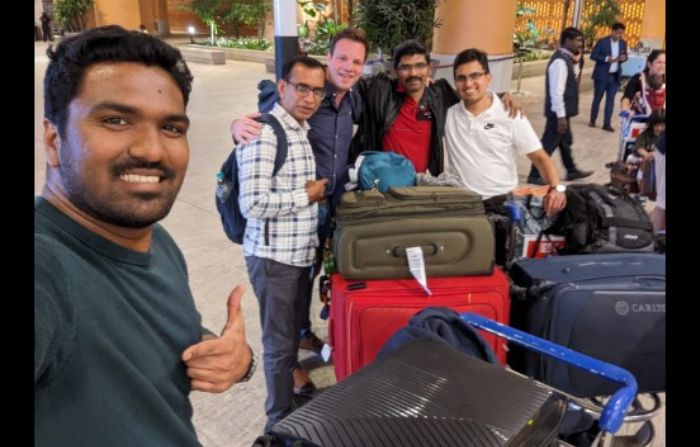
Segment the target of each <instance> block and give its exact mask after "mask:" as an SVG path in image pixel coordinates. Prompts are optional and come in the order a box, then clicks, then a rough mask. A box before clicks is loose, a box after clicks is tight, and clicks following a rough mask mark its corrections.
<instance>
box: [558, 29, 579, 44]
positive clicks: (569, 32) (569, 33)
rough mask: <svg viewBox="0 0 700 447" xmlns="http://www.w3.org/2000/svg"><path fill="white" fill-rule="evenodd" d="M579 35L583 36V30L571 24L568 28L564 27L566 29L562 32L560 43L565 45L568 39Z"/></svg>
mask: <svg viewBox="0 0 700 447" xmlns="http://www.w3.org/2000/svg"><path fill="white" fill-rule="evenodd" d="M579 37H583V33H582V32H581V30H579V29H578V28H574V27H573V26H570V27H568V28H564V31H562V32H561V37H560V39H559V43H560V44H561V45H562V46H564V44H565V43H566V41H567V40H576V39H577V38H579Z"/></svg>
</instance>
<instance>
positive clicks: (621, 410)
mask: <svg viewBox="0 0 700 447" xmlns="http://www.w3.org/2000/svg"><path fill="white" fill-rule="evenodd" d="M460 317H461V318H462V320H464V321H465V322H467V323H468V324H471V325H472V326H474V327H476V328H477V329H483V330H485V331H487V332H491V333H493V334H496V335H499V336H501V337H503V338H505V339H507V340H508V341H511V342H513V343H515V344H518V345H521V346H524V347H526V348H528V349H530V350H532V351H536V352H539V353H540V354H544V355H548V356H550V357H554V358H556V359H558V360H561V361H563V362H566V363H568V364H570V365H574V366H576V367H578V368H581V369H585V370H586V371H588V372H590V373H593V374H595V375H597V376H601V377H603V378H606V379H608V380H610V381H612V382H616V383H619V384H621V385H622V386H623V387H622V388H620V389H619V390H617V391H616V392H615V394H613V395H612V397H611V398H610V400H609V401H608V402H607V403H606V404H605V406H604V407H603V412H602V413H601V416H600V421H599V422H598V424H599V426H600V429H601V430H603V431H605V432H609V433H615V432H617V431H618V430H619V429H620V426H621V425H622V422H623V419H624V417H625V414H626V413H627V409H628V408H629V406H630V404H631V403H632V401H633V400H634V397H635V396H636V394H637V380H636V379H635V378H634V376H633V375H632V373H630V372H629V371H627V370H626V369H623V368H620V367H619V366H615V365H611V364H610V363H605V362H603V361H601V360H598V359H594V358H593V357H589V356H587V355H585V354H581V353H580V352H576V351H573V350H571V349H569V348H565V347H564V346H561V345H558V344H556V343H552V342H550V341H547V340H544V339H542V338H539V337H535V336H534V335H532V334H528V333H526V332H523V331H520V330H518V329H514V328H512V327H510V326H506V325H504V324H501V323H498V322H496V321H493V320H490V319H488V318H484V317H482V316H481V315H477V314H474V313H471V312H467V313H463V314H460Z"/></svg>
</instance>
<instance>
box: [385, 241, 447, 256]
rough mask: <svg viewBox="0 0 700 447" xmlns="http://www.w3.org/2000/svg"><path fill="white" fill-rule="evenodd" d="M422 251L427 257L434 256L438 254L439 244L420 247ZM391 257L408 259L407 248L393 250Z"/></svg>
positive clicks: (397, 247)
mask: <svg viewBox="0 0 700 447" xmlns="http://www.w3.org/2000/svg"><path fill="white" fill-rule="evenodd" d="M420 249H421V251H423V254H424V255H426V256H433V255H436V254H437V253H438V250H439V248H438V246H437V244H430V245H421V247H420ZM391 255H392V256H393V257H395V258H405V257H406V247H399V246H396V247H394V248H393V249H392V250H391Z"/></svg>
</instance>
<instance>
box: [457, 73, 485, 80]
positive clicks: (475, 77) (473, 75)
mask: <svg viewBox="0 0 700 447" xmlns="http://www.w3.org/2000/svg"><path fill="white" fill-rule="evenodd" d="M485 74H486V73H485V72H483V71H476V72H474V73H469V74H468V75H459V76H457V77H456V78H455V81H457V82H467V79H469V80H470V81H472V82H477V81H478V80H479V79H481V78H482V77H483V76H484V75H485Z"/></svg>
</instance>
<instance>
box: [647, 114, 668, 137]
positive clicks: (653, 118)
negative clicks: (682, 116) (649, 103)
mask: <svg viewBox="0 0 700 447" xmlns="http://www.w3.org/2000/svg"><path fill="white" fill-rule="evenodd" d="M657 124H666V109H663V108H661V109H656V110H654V111H653V112H651V114H650V115H649V121H648V124H647V129H651V132H654V126H656V125H657Z"/></svg>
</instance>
